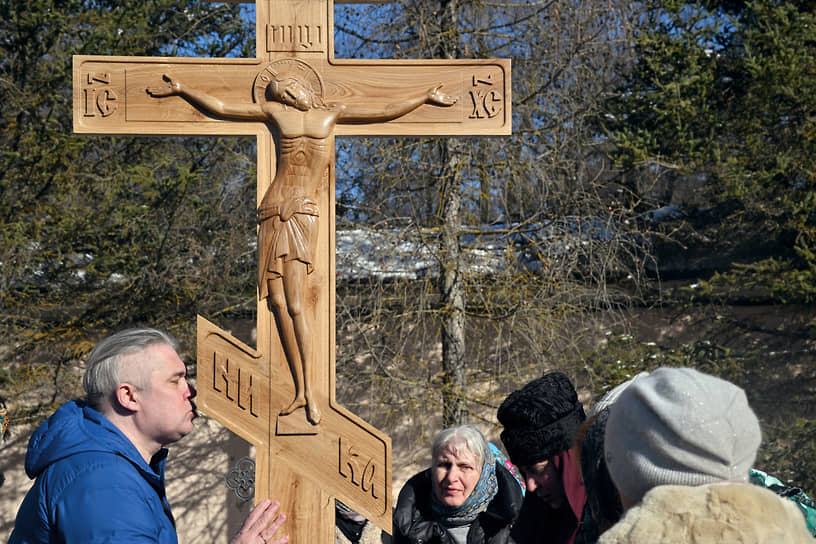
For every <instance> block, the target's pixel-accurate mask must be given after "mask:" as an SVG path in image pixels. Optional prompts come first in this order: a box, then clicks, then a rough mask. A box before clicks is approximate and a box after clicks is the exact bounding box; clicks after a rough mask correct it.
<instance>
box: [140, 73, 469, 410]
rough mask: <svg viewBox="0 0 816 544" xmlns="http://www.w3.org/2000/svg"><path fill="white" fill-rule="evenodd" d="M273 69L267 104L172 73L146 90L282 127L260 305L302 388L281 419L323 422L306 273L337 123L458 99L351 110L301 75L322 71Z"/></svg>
mask: <svg viewBox="0 0 816 544" xmlns="http://www.w3.org/2000/svg"><path fill="white" fill-rule="evenodd" d="M293 67H294V69H293ZM266 71H267V72H268V73H270V74H274V77H272V78H270V79H269V83H268V84H267V85H266V89H265V92H264V93H263V95H265V96H266V97H268V98H269V99H270V100H268V101H263V102H260V103H250V102H247V103H241V104H225V103H224V102H223V101H221V100H220V99H218V98H216V97H214V96H212V95H209V94H207V93H205V92H202V91H199V90H197V89H195V88H190V87H189V86H187V85H184V84H183V83H182V82H181V81H178V80H176V79H174V78H173V77H172V76H171V75H169V74H164V76H163V79H164V80H165V81H166V82H167V85H163V86H159V87H150V88H148V89H147V92H148V93H149V94H150V95H151V96H154V97H156V98H162V97H166V96H181V97H183V98H185V99H187V100H188V101H189V102H190V103H191V104H193V105H195V106H197V107H200V108H202V109H203V110H205V111H207V112H209V113H211V114H213V115H216V116H218V117H224V118H227V119H237V120H250V121H269V122H270V123H271V124H272V125H274V127H275V128H276V129H277V133H278V145H279V153H280V157H279V161H280V162H279V164H278V168H277V172H276V174H275V177H274V180H273V181H272V184H271V185H270V187H269V189H268V190H267V191H266V194H265V195H264V197H263V200H262V201H261V204H260V206H259V209H258V221H259V224H260V229H259V234H258V251H259V255H260V257H259V259H258V293H259V298H260V299H261V300H263V299H265V298H266V299H267V300H268V302H269V306H270V308H271V309H272V311H273V313H274V314H275V322H276V325H277V329H278V333H279V335H280V338H281V342H282V344H283V349H284V352H285V354H286V359H287V361H288V363H289V368H290V370H291V373H292V378H293V380H294V385H295V398H294V399H293V400H292V402H291V403H290V404H289V405H288V406H286V407H285V408H283V409H282V410H281V411H280V415H283V416H285V415H289V414H291V413H292V412H294V411H295V410H297V409H298V408H304V407H305V408H306V417H307V419H308V420H309V422H310V423H312V424H313V425H317V424H319V423H320V410H319V408H318V403H317V400H316V399H315V398H314V396H313V395H312V388H311V379H310V369H311V367H312V365H313V364H314V354H315V351H314V349H313V342H314V338H313V332H312V326H311V323H310V319H309V316H308V312H307V311H306V308H305V306H306V299H305V292H306V276H307V274H309V273H310V272H311V271H312V269H313V268H314V253H315V243H316V239H315V238H316V236H317V225H316V222H317V218H318V217H319V215H320V211H319V208H318V205H317V191H318V189H319V187H320V182H321V180H322V177H323V173H324V171H325V170H326V168H327V167H328V165H329V161H330V159H331V149H330V148H329V145H330V143H331V142H330V141H329V137H330V136H331V135H332V134H333V132H334V128H335V126H336V125H337V124H338V123H341V124H349V123H360V122H373V121H378V122H382V121H390V120H392V119H396V118H397V117H401V116H403V115H405V114H407V113H409V112H411V111H414V110H415V109H417V108H418V107H419V106H422V105H423V104H426V103H427V104H436V105H439V106H452V105H453V104H455V103H456V100H457V99H456V98H455V97H451V96H448V95H445V94H443V93H442V92H440V90H439V86H437V87H434V88H431V89H429V90H428V91H427V92H425V93H422V94H419V95H417V96H412V97H409V98H407V99H405V100H403V101H399V102H394V103H391V104H387V105H385V106H384V107H370V106H365V105H358V106H356V107H350V106H348V105H346V104H343V103H338V102H330V103H326V102H324V100H323V97H322V96H320V95H319V94H318V89H319V88H320V87H319V86H317V85H310V84H309V80H308V79H307V80H303V79H301V78H300V77H299V76H298V75H297V74H298V72H300V73H309V72H311V74H310V75H311V76H312V77H311V78H309V79H311V80H312V81H315V80H319V76H318V74H317V73H315V72H314V70H312V69H311V67H309V66H308V64H306V63H304V62H302V61H299V60H297V59H283V60H280V61H277V62H274V63H272V64H270V65H269V66H268V67H267V68H266ZM262 81H263V80H262ZM440 86H441V85H440ZM313 87H318V88H317V89H316V88H313Z"/></svg>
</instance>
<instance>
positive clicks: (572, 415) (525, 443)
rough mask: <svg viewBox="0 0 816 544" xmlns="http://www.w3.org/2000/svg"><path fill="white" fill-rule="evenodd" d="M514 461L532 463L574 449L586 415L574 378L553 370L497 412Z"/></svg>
mask: <svg viewBox="0 0 816 544" xmlns="http://www.w3.org/2000/svg"><path fill="white" fill-rule="evenodd" d="M496 415H497V417H498V419H499V423H501V424H502V425H503V426H504V430H503V431H502V433H501V440H502V443H504V447H505V448H506V449H507V453H508V455H509V456H510V461H512V462H513V464H515V465H517V466H518V465H521V466H530V465H534V464H536V463H540V462H541V461H545V460H547V459H550V458H551V457H554V456H555V455H558V454H559V453H561V452H562V451H565V450H568V449H570V448H571V447H572V446H573V444H574V442H575V439H576V437H577V436H578V433H579V431H580V430H581V425H582V424H583V422H584V420H585V419H586V414H584V407H583V406H582V405H581V403H580V402H578V394H577V393H576V392H575V387H574V386H573V385H572V382H571V381H570V379H569V378H568V377H567V376H566V374H563V373H562V372H551V373H549V374H545V375H544V376H542V377H540V378H538V379H536V380H533V381H531V382H530V383H528V384H527V385H525V386H524V387H522V388H521V389H519V390H518V391H514V392H512V393H511V394H510V395H509V396H508V397H507V398H506V399H504V402H503V403H502V404H501V406H499V411H498V413H497V414H496Z"/></svg>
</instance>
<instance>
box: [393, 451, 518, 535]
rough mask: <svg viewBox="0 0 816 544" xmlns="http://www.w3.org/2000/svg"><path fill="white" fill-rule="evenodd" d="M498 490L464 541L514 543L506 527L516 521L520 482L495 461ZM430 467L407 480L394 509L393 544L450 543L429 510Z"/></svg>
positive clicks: (442, 528)
mask: <svg viewBox="0 0 816 544" xmlns="http://www.w3.org/2000/svg"><path fill="white" fill-rule="evenodd" d="M496 480H497V482H498V488H499V489H498V492H497V493H496V496H495V497H493V500H492V501H490V504H488V505H487V509H486V510H485V511H484V512H481V513H480V514H479V515H478V516H477V517H476V519H475V520H474V521H473V523H472V524H471V525H470V530H469V531H468V536H467V542H468V544H515V541H514V540H513V539H511V538H510V530H511V529H512V527H513V523H514V522H515V521H516V517H517V516H518V513H519V509H520V508H521V502H522V499H523V495H522V493H521V486H520V485H519V483H518V482H517V481H516V479H515V478H513V475H512V474H510V471H508V470H507V469H506V468H505V467H504V465H502V464H501V463H496ZM432 492H433V491H432V485H431V469H427V470H423V471H422V472H420V473H418V474H416V475H414V476H413V477H412V478H411V479H410V480H408V481H407V482H406V484H405V486H403V488H402V491H400V494H399V499H397V507H396V509H395V510H394V538H393V544H453V542H454V541H453V539H452V538H451V537H450V535H449V534H448V532H447V531H446V530H445V527H444V526H443V525H442V524H441V523H439V522H438V521H436V520H435V519H434V516H433V512H432V511H431V493H432Z"/></svg>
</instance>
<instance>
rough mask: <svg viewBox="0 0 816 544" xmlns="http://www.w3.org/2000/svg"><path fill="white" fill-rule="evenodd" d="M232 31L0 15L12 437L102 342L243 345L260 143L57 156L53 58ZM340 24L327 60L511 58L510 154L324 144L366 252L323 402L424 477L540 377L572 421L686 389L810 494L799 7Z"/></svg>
mask: <svg viewBox="0 0 816 544" xmlns="http://www.w3.org/2000/svg"><path fill="white" fill-rule="evenodd" d="M251 14H252V8H251V5H250V6H247V5H241V4H230V3H226V4H222V3H210V2H197V1H185V0H149V1H148V0H133V1H129V2H126V3H123V2H119V1H105V0H101V1H90V0H82V1H80V0H61V1H58V0H26V1H22V0H18V1H15V0H0V89H2V97H3V99H2V100H0V338H2V340H0V397H2V400H3V401H4V402H5V404H6V406H7V407H8V409H9V412H10V419H11V426H10V428H9V433H12V434H13V433H15V432H19V430H20V429H28V428H30V427H29V426H30V425H32V424H36V423H37V422H39V421H42V419H44V418H45V417H47V415H48V414H49V413H50V412H52V411H53V410H54V409H55V408H56V407H57V406H58V405H59V404H61V403H62V402H64V401H65V400H68V399H70V398H74V397H77V396H79V395H80V391H81V387H80V385H79V380H78V377H79V376H80V375H81V368H82V360H83V357H84V356H85V355H87V353H88V351H89V350H90V349H91V348H92V347H93V345H94V343H95V342H96V341H97V340H99V339H100V338H101V337H103V336H105V335H106V334H109V333H111V332H113V331H115V330H118V329H121V328H123V327H126V326H131V325H150V326H156V327H160V328H164V329H167V330H169V331H170V332H172V333H173V334H175V335H176V336H178V337H179V338H180V339H181V340H182V341H183V343H184V344H185V346H186V350H185V353H184V354H183V355H184V358H185V360H186V361H188V362H189V363H190V369H191V371H194V369H195V365H194V361H195V315H196V314H201V315H203V316H205V317H207V318H208V319H210V320H212V321H214V322H215V323H218V324H219V325H221V326H225V328H232V329H234V332H235V333H236V334H237V335H239V336H242V337H243V338H244V339H245V340H246V341H248V342H251V327H252V324H253V323H254V319H255V317H254V314H255V304H256V303H255V298H256V292H255V283H254V281H253V278H254V274H255V266H256V260H255V258H256V257H255V142H254V140H252V139H249V138H214V137H208V138H192V137H190V138H182V137H163V138H160V139H159V138H149V137H123V136H117V137H113V136H76V135H74V134H72V114H71V107H72V98H71V97H72V86H71V56H72V55H75V54H94V55H144V56H180V55H181V56H207V57H218V56H244V57H252V56H254V38H253V36H254V32H255V28H254V21H253V20H252V18H251ZM335 23H336V36H335V48H336V52H337V56H338V57H343V58H380V57H382V58H482V57H507V58H511V59H512V61H513V74H512V78H513V135H512V136H510V137H503V138H457V139H450V138H448V139H444V140H443V139H437V138H404V139H384V138H381V139H365V138H362V139H338V144H337V159H338V161H337V187H336V197H337V214H336V215H337V229H338V239H339V238H341V233H343V232H346V233H349V235H348V236H346V237H345V238H344V239H348V240H354V241H356V242H357V243H358V244H359V245H358V247H355V248H348V247H346V248H345V249H344V250H343V252H341V253H339V254H338V270H340V268H341V267H344V266H346V265H348V266H351V264H349V263H346V264H344V262H345V261H344V259H346V258H350V257H349V256H354V255H356V256H357V257H359V256H360V255H371V256H372V258H371V261H372V263H370V266H369V267H368V268H359V267H358V268H357V269H355V271H354V272H353V273H349V274H346V275H342V276H341V275H340V273H339V272H338V277H339V282H338V285H337V341H338V345H337V372H338V387H337V392H338V399H339V401H340V402H341V403H342V404H344V405H345V406H346V407H348V408H349V409H350V410H351V411H353V412H355V413H357V414H359V415H360V416H361V417H363V418H364V419H366V420H368V421H370V422H371V423H372V424H374V425H375V426H377V427H378V428H380V429H382V430H383V431H385V432H387V433H388V434H390V435H392V436H398V437H401V438H400V440H399V443H400V444H402V445H403V446H406V445H407V447H416V448H417V451H419V450H420V449H421V450H423V451H424V448H426V447H427V444H428V443H429V440H430V438H431V437H432V436H433V434H434V433H435V432H436V431H438V430H439V429H440V428H441V427H442V426H445V425H450V424H453V423H457V422H478V423H480V424H483V425H491V426H495V425H496V422H495V410H496V408H497V407H498V405H499V404H500V403H501V401H502V400H503V398H504V397H505V396H506V395H507V394H508V393H509V392H510V391H512V390H514V389H516V388H518V387H520V386H521V385H522V384H524V383H526V382H527V381H529V380H530V379H533V378H535V377H536V376H538V375H540V374H542V373H543V372H545V371H547V370H551V369H560V370H563V371H565V372H566V373H567V374H569V375H570V376H571V377H572V378H573V380H574V381H575V383H576V384H577V385H578V386H579V388H580V390H581V394H582V399H583V400H584V401H585V402H586V403H587V404H588V405H589V404H591V403H592V402H593V401H595V400H597V399H598V398H600V396H601V395H602V394H603V393H604V392H605V391H607V390H608V389H610V388H611V387H613V386H614V385H616V384H618V383H621V382H622V381H624V380H626V379H628V378H629V377H631V376H634V375H635V374H636V373H638V372H640V371H644V370H645V371H648V370H652V369H654V368H656V367H658V366H662V365H669V366H693V367H696V368H698V369H700V370H702V371H705V372H709V373H713V374H717V375H719V376H722V377H724V378H726V379H729V380H731V381H734V382H735V383H737V384H739V385H741V386H742V387H744V388H745V389H746V391H747V393H748V396H749V400H750V402H751V403H752V405H753V406H754V408H755V409H756V411H757V413H758V414H759V416H760V419H761V421H762V425H763V433H764V437H765V439H764V442H763V445H762V448H761V451H760V457H759V459H758V460H757V463H756V466H757V467H758V468H760V469H763V470H765V471H767V472H769V473H771V474H773V475H775V476H777V477H779V478H780V479H782V480H783V481H785V482H787V483H789V484H791V485H799V486H802V487H804V489H805V490H806V491H807V492H809V494H810V495H811V496H814V495H816V400H814V399H816V396H814V394H815V393H816V363H814V353H816V334H814V332H816V318H814V312H813V309H814V299H815V298H816V245H814V244H816V169H815V168H814V166H815V164H814V162H815V161H816V77H814V76H816V57H815V54H816V2H808V1H787V2H785V1H761V2H760V1H747V2H743V1H739V0H726V1H705V2H682V1H670V0H645V1H643V2H630V1H628V0H593V1H592V2H579V1H574V0H542V1H535V0H531V1H525V2H503V1H489V0H487V1H485V0H398V1H395V2H390V3H387V4H382V5H361V4H352V5H341V4H338V5H336V7H335ZM373 240H381V241H385V243H379V244H376V245H375V244H373V242H372V241H373ZM406 247H407V248H409V249H408V250H406V249H405V248H406ZM406 252H407V253H406ZM397 261H399V262H401V263H403V264H405V263H411V265H410V266H408V265H405V266H403V267H401V268H399V269H395V268H393V264H389V263H394V262H397ZM355 262H357V261H355ZM358 264H359V263H358ZM344 270H350V268H348V267H347V268H344ZM429 414H432V415H431V416H429ZM0 447H2V446H0Z"/></svg>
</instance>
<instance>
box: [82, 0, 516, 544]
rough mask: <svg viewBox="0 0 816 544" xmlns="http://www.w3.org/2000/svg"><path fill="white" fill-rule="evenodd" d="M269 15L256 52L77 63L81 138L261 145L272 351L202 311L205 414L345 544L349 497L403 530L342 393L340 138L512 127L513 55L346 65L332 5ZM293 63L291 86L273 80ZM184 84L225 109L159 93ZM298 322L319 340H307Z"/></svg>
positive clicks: (380, 465)
mask: <svg viewBox="0 0 816 544" xmlns="http://www.w3.org/2000/svg"><path fill="white" fill-rule="evenodd" d="M255 12H256V27H257V36H256V51H257V56H256V58H252V59H202V58H160V57H103V56H75V57H74V131H75V132H76V133H82V134H129V135H132V134H145V135H147V134H153V135H170V134H183V135H251V136H254V137H255V138H256V141H257V149H258V164H257V196H258V198H257V204H258V211H259V219H260V224H259V229H258V235H259V266H258V276H259V277H258V291H259V302H258V306H257V314H258V323H257V331H258V340H257V348H254V347H251V346H248V345H246V344H244V343H243V342H241V341H240V340H238V339H236V338H234V337H233V336H232V335H230V334H229V333H227V332H225V331H223V330H221V329H220V328H218V327H217V326H216V325H215V324H213V323H210V322H209V321H207V320H206V319H204V318H203V317H201V316H199V317H198V350H197V352H198V354H197V367H198V371H197V384H196V385H197V388H198V397H197V398H198V406H199V408H200V409H201V411H202V412H204V413H205V414H207V415H209V416H210V417H213V418H215V419H216V420H218V421H219V422H220V423H221V424H223V425H224V426H226V427H227V428H229V429H230V430H232V431H233V432H235V433H236V434H238V435H239V436H241V437H242V438H244V439H245V440H247V441H248V442H250V443H251V444H252V445H254V446H255V460H256V472H255V498H256V501H257V500H261V499H263V498H265V497H272V498H275V499H278V500H280V502H281V511H283V512H286V514H287V516H288V521H287V523H286V532H287V533H288V534H289V535H290V537H291V540H290V541H291V542H293V543H297V544H301V543H308V544H329V543H331V542H333V541H334V515H335V512H334V498H337V499H339V500H341V501H343V502H344V503H345V504H347V505H348V506H350V507H351V508H353V509H354V510H356V511H358V512H359V513H361V514H363V515H364V516H365V517H367V518H368V519H369V520H371V521H372V522H374V523H375V524H377V525H379V526H380V527H382V528H383V529H384V530H385V531H387V532H390V530H391V508H392V496H391V442H390V440H389V438H388V436H386V435H385V434H384V433H382V432H380V431H378V430H377V429H376V428H374V427H373V426H371V425H370V424H368V423H366V422H365V421H363V420H362V419H360V418H359V417H357V416H356V415H355V414H353V413H351V412H349V411H348V410H347V409H345V408H344V407H343V406H342V405H340V404H339V403H337V402H336V399H335V381H334V380H335V378H334V371H335V369H334V365H335V362H334V361H335V357H334V350H335V332H334V325H335V316H334V164H333V157H334V137H335V136H422V135H428V134H433V135H436V136H443V135H481V136H491V135H506V134H510V128H511V107H510V61H509V60H506V59H504V60H503V59H499V60H494V59H469V60H466V59H462V60H402V61H390V60H365V61H362V60H343V59H335V58H334V53H333V19H334V15H333V4H332V3H331V2H329V1H328V0H257V1H256V9H255ZM281 68H287V69H288V70H289V72H290V74H289V75H290V76H291V77H289V78H288V79H290V80H291V81H289V82H288V83H286V84H283V85H277V84H276V86H275V87H277V89H276V88H274V87H270V83H271V82H272V80H274V79H277V76H279V75H281V73H282V72H283V71H286V70H281ZM164 75H168V76H170V79H171V81H163V76H164ZM284 79H287V78H283V79H282V80H281V81H283V80H284ZM177 82H180V85H181V86H182V88H184V89H185V90H187V91H188V93H189V92H190V91H192V92H195V93H199V96H200V97H205V96H207V97H210V98H211V99H212V102H211V103H210V104H209V105H207V104H208V103H207V102H206V100H209V99H205V101H204V102H200V103H198V104H196V103H195V99H194V98H191V97H190V96H187V97H182V96H180V95H178V96H163V97H157V96H151V95H150V94H149V93H148V92H147V91H146V90H147V89H148V88H151V89H157V88H165V90H166V91H169V88H170V87H171V86H172V85H173V84H174V83H177ZM296 83H297V84H296ZM440 84H441V85H442V87H441V89H444V93H441V92H440V87H439V85H440ZM300 86H302V87H305V89H302V88H299V87H300ZM434 89H435V91H434ZM306 91H310V92H311V95H310V92H306ZM157 92H158V93H159V94H161V93H162V91H157ZM429 94H430V95H434V96H429ZM276 97H277V98H276ZM444 97H447V98H444ZM451 97H458V101H456V102H455V103H453V104H447V103H446V102H448V101H450V98H451ZM311 100H314V102H310V101H311ZM413 101H418V103H415V102H413ZM406 102H410V104H408V105H407V106H406V105H405V103H406ZM219 103H220V104H221V105H222V106H223V107H225V108H228V109H229V108H239V110H238V111H236V110H233V111H232V112H231V115H230V114H228V113H224V112H219V111H218V108H219V106H218V104H219ZM307 103H308V104H309V108H308V109H306V110H304V109H301V108H303V107H305V106H306V104H307ZM389 107H391V108H395V109H389ZM403 108H405V111H406V112H407V113H402V110H403ZM412 108H413V109H412ZM393 116H396V117H393ZM388 119H390V120H388ZM270 127H271V128H272V130H270ZM273 134H274V135H275V136H276V137H277V138H276V139H275V138H273ZM318 215H319V221H318ZM284 223H288V225H286V227H287V229H285V230H286V232H285V234H281V232H283V230H284V229H283V224H284ZM318 231H319V233H318ZM268 240H273V241H272V242H269V241H268ZM276 243H280V244H283V246H285V249H286V251H283V250H279V249H274V250H273V249H272V248H276ZM264 251H266V252H267V253H268V254H266V255H264V254H263V252H264ZM284 253H285V254H286V255H287V256H289V255H296V257H295V258H294V259H292V260H290V261H287V258H286V257H283V255H284ZM273 256H274V257H273ZM278 257H281V258H280V259H279V258H278ZM309 260H311V261H312V263H311V264H309V262H308V261H309ZM270 263H272V266H271V270H270V266H269V264H270ZM289 269H293V270H289ZM281 271H282V272H283V274H282V275H280V277H278V275H279V274H280V272H281ZM309 271H311V273H309ZM287 276H288V278H289V279H290V280H292V279H294V278H298V279H297V280H295V281H287ZM285 282H286V283H285ZM287 285H288V286H287ZM287 290H288V292H287ZM264 291H265V293H264ZM262 293H264V294H265V296H266V298H262V297H263V295H262ZM281 293H282V296H280V295H281ZM275 299H278V300H277V302H276V300H275ZM280 299H282V300H280ZM298 302H303V304H302V306H300V307H297V304H296V303H298ZM293 303H294V304H293ZM284 304H285V306H284ZM276 305H277V306H278V307H277V308H276ZM293 306H294V307H293ZM278 315H280V316H281V317H284V318H285V316H288V317H289V318H291V322H292V323H291V327H290V330H291V333H286V332H284V331H282V330H281V329H280V328H279V327H278V324H277V321H278ZM293 315H294V316H297V315H303V316H304V319H303V321H302V323H305V327H306V328H303V327H301V326H300V325H298V326H297V327H299V328H300V330H301V332H303V331H306V330H308V327H310V328H311V334H309V335H307V336H309V337H310V338H311V342H308V341H307V342H302V343H300V344H298V338H297V332H296V326H295V325H294V323H295V322H296V321H297V320H298V319H295V318H294V317H293ZM284 320H285V319H284ZM287 335H289V340H285V339H284V337H285V336H287ZM301 336H302V337H304V338H305V336H304V335H301ZM292 338H294V340H292ZM287 346H288V347H287ZM301 346H303V348H304V351H306V352H308V351H309V350H311V351H312V355H311V357H309V356H308V355H307V356H306V357H301V353H300V352H301ZM292 361H297V364H296V365H294V367H292V366H290V363H291V362H292ZM302 361H306V364H305V365H304V364H302ZM309 361H311V362H312V363H311V367H310V368H304V366H306V367H308V366H309ZM299 371H300V372H301V373H302V374H303V385H302V387H300V386H298V383H297V382H298V380H299V378H298V377H297V373H298V372H299ZM307 384H308V385H309V386H310V391H309V393H307V392H306V387H307ZM298 390H300V391H301V392H302V394H303V401H304V406H303V407H302V408H300V407H297V408H295V407H293V400H294V405H295V406H297V405H298V404H299V403H300V401H299V400H298ZM309 394H310V395H311V397H312V399H311V400H312V403H311V406H308V407H307V404H308V401H307V396H308V395H309ZM290 408H293V411H292V413H290V414H288V415H286V414H285V415H283V416H281V415H280V413H281V412H287V411H288V410H289V409H290ZM313 409H314V411H316V413H315V412H313ZM318 418H319V420H318ZM310 420H311V421H310ZM318 421H319V424H315V423H316V422H318Z"/></svg>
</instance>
